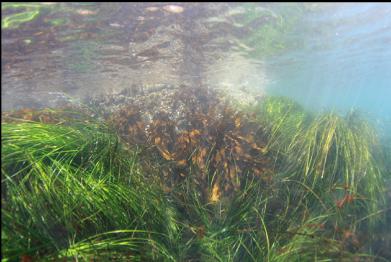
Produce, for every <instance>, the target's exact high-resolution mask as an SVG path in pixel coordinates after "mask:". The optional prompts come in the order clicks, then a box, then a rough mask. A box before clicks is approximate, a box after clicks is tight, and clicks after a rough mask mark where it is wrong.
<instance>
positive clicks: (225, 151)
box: [110, 88, 274, 202]
mask: <svg viewBox="0 0 391 262" xmlns="http://www.w3.org/2000/svg"><path fill="white" fill-rule="evenodd" d="M206 92H208V91H207V90H197V92H194V90H192V89H190V88H183V89H182V90H180V93H178V94H177V95H175V96H174V97H176V103H177V105H175V107H176V108H179V107H180V106H182V108H184V110H182V111H177V112H179V114H180V116H177V117H175V118H174V117H172V116H171V115H170V114H169V113H167V112H164V111H161V112H155V115H154V116H153V117H152V121H150V122H148V121H145V120H143V118H142V116H141V114H140V112H141V110H140V109H138V108H137V107H134V106H125V107H123V108H122V109H121V110H119V111H118V112H117V113H116V114H114V116H113V117H112V118H111V120H110V121H111V122H112V123H113V124H114V126H115V128H116V129H117V130H118V131H119V133H120V134H121V136H122V137H123V138H124V139H125V140H126V141H129V143H136V144H143V145H146V144H148V145H149V146H150V147H151V148H154V149H155V152H156V153H158V154H159V155H160V156H161V158H162V159H164V160H166V161H168V164H167V165H166V168H164V169H163V170H162V173H163V175H164V180H165V181H170V180H174V181H176V180H181V178H184V177H186V176H187V174H188V173H189V172H190V171H191V170H193V172H194V169H196V170H197V172H199V176H198V178H197V179H198V183H199V184H200V185H201V186H200V188H203V189H207V188H208V184H211V185H212V188H213V189H212V192H214V194H212V195H211V196H210V197H209V198H210V200H211V201H212V202H213V201H216V200H217V199H218V197H217V195H220V192H226V193H227V194H228V193H229V192H231V191H232V190H238V189H239V188H240V184H241V182H243V181H241V180H243V179H246V178H247V176H248V175H254V176H257V177H258V178H259V179H263V180H264V181H265V183H266V182H268V181H269V182H270V180H271V179H272V175H273V172H274V171H273V160H272V159H271V157H270V156H269V155H267V154H266V152H265V147H266V140H265V137H263V136H262V133H261V132H260V131H261V129H260V127H259V124H258V123H257V122H255V121H254V119H251V117H250V116H248V115H246V114H244V113H241V112H236V111H235V110H233V109H232V108H229V107H228V106H226V105H221V104H218V103H216V102H215V101H217V100H216V99H215V98H214V100H211V101H209V100H208V99H210V98H208V96H211V94H208V95H206ZM212 97H213V96H212ZM183 105H184V106H183ZM212 177H213V178H214V179H212V180H213V181H212V180H211V178H212Z"/></svg>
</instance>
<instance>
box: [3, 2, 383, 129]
mask: <svg viewBox="0 0 391 262" xmlns="http://www.w3.org/2000/svg"><path fill="white" fill-rule="evenodd" d="M1 34H2V42H1V48H2V56H1V72H2V110H11V109H18V108H22V107H35V108H40V107H46V106H58V105H61V104H63V103H65V102H66V101H67V99H68V97H69V96H70V97H73V98H75V99H80V100H83V101H86V100H89V99H90V98H92V97H96V96H99V95H101V96H104V95H106V94H117V93H120V92H121V90H124V89H126V88H129V87H132V86H141V87H142V90H143V92H148V90H156V89H159V87H161V88H166V87H170V86H174V87H178V86H180V85H182V84H185V85H191V86H194V88H197V87H198V86H208V87H209V88H216V89H220V90H223V91H224V93H225V94H227V96H228V97H230V98H232V99H234V100H237V101H240V102H244V103H250V102H252V101H254V100H255V99H258V98H260V97H262V96H263V95H265V94H272V95H284V96H289V97H291V98H293V99H295V100H296V101H298V102H300V103H301V104H303V105H304V106H305V107H307V108H309V109H311V110H314V111H323V110H330V109H334V110H337V111H340V112H346V111H348V110H350V109H352V108H357V109H359V110H360V111H362V112H364V113H365V114H367V115H368V116H370V119H372V120H374V122H375V123H376V124H378V126H379V127H381V130H383V131H384V130H387V129H388V130H391V85H390V84H391V48H390V46H391V4H390V3H341V4H340V3H2V30H1ZM386 128H387V129H386ZM384 133H387V131H384Z"/></svg>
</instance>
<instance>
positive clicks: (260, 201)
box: [1, 88, 387, 261]
mask: <svg viewBox="0 0 391 262" xmlns="http://www.w3.org/2000/svg"><path fill="white" fill-rule="evenodd" d="M174 97H175V98H176V102H175V103H174V105H173V108H172V109H173V110H172V112H171V113H170V112H167V111H163V110H162V111H154V112H150V111H148V109H145V108H140V105H138V106H136V105H132V104H130V105H126V106H123V107H122V108H120V109H119V110H117V112H115V113H113V114H111V115H108V116H107V117H96V116H93V115H96V113H95V111H91V110H92V109H89V108H63V109H60V108H58V109H45V110H31V109H24V110H19V111H14V112H5V113H3V118H2V119H3V120H2V156H1V158H2V184H1V186H2V228H3V231H2V259H3V260H4V261H20V260H22V261H35V260H45V261H46V260H59V259H63V260H65V261H67V260H78V259H81V260H83V261H84V260H94V261H95V260H96V261H107V260H120V261H123V260H125V261H134V260H137V261H259V260H260V259H262V260H265V261H313V260H315V259H319V260H342V261H354V260H360V259H361V260H362V259H365V260H366V261H374V260H376V261H382V260H384V261H386V260H387V257H386V255H387V253H385V251H382V250H381V249H379V248H377V249H376V248H374V247H373V245H372V244H373V243H374V239H375V236H374V235H373V232H379V231H378V229H379V228H382V226H383V228H384V223H385V222H384V217H385V214H386V213H387V208H386V207H387V202H386V201H387V200H386V199H385V195H386V194H385V189H384V178H385V176H386V174H385V172H386V171H385V165H384V164H383V162H382V161H380V155H381V154H380V152H381V148H380V145H379V144H378V143H377V135H376V132H375V130H374V129H372V127H371V126H370V125H369V124H368V123H367V122H366V121H365V120H364V119H362V118H361V117H360V116H359V115H358V114H356V113H351V114H348V115H347V116H345V117H341V116H339V115H337V114H335V113H325V114H321V115H312V114H309V113H307V112H306V111H305V110H304V109H303V108H302V107H300V105H298V104H296V103H295V102H294V101H291V100H289V99H286V98H280V97H269V98H266V99H265V100H262V101H260V102H259V104H257V105H256V106H253V107H251V108H246V110H238V109H236V108H233V107H231V106H229V105H228V104H226V103H223V102H219V100H218V99H217V98H216V94H214V93H213V92H211V91H210V90H202V89H201V90H198V89H197V90H194V89H191V88H183V89H181V90H180V92H178V93H177V94H175V96H174ZM374 230H375V231H374Z"/></svg>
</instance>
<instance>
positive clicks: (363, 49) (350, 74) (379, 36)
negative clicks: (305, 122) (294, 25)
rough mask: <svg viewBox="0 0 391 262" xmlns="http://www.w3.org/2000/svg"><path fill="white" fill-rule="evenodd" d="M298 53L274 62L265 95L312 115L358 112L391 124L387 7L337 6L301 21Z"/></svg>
mask: <svg viewBox="0 0 391 262" xmlns="http://www.w3.org/2000/svg"><path fill="white" fill-rule="evenodd" d="M290 37H291V38H292V41H294V40H297V39H304V40H303V44H302V45H301V46H300V49H297V50H295V51H294V52H289V53H285V54H283V55H281V56H280V57H278V59H277V61H276V62H275V63H272V66H273V69H274V70H272V71H275V74H274V75H273V78H274V79H276V81H275V82H274V83H272V84H271V85H270V86H269V87H268V90H269V91H270V92H271V93H275V94H280V95H288V96H291V97H294V98H295V99H296V100H298V101H300V102H302V103H303V104H305V105H307V106H308V107H310V108H311V109H313V110H323V109H330V108H334V109H336V110H343V111H347V110H350V109H351V108H358V109H360V110H361V111H363V112H366V113H368V114H369V115H370V116H371V118H375V119H377V120H378V121H380V122H383V121H384V124H388V125H390V121H391V118H390V117H391V48H390V46H391V4H387V3H384V4H373V3H360V4H345V5H340V4H335V5H333V6H331V7H329V8H326V9H325V10H323V11H322V12H316V13H314V14H309V15H308V16H305V18H304V20H303V22H302V27H301V28H299V29H297V32H296V33H294V34H292V35H291V36H290Z"/></svg>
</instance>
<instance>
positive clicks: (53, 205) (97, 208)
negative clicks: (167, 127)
mask: <svg viewBox="0 0 391 262" xmlns="http://www.w3.org/2000/svg"><path fill="white" fill-rule="evenodd" d="M2 149H3V150H2V217H3V219H2V227H3V232H2V243H3V244H2V250H3V251H2V255H3V258H8V259H11V260H16V259H18V258H22V257H23V256H31V257H34V258H41V259H42V258H45V259H46V258H48V257H55V258H61V257H90V258H91V257H94V254H95V255H96V254H100V253H101V252H100V251H102V250H112V252H113V256H114V254H119V255H120V256H125V255H129V254H131V256H133V257H138V258H141V259H157V258H164V259H165V260H174V259H173V257H172V252H174V251H175V250H176V248H175V245H174V244H173V243H174V242H175V241H176V238H177V234H178V227H177V225H176V222H175V212H174V210H173V209H172V208H171V207H170V206H169V205H168V203H167V201H166V199H165V198H164V197H162V191H161V190H160V189H159V187H157V186H154V185H153V184H150V183H148V182H147V181H146V179H145V178H144V174H143V173H142V172H141V169H140V167H139V165H138V154H137V150H132V151H131V150H128V149H126V148H124V147H123V146H121V145H120V144H119V140H118V137H117V136H116V135H115V134H114V133H112V132H110V131H109V130H108V128H107V127H105V126H103V125H101V124H99V123H95V124H76V125H69V126H63V125H56V124H42V123H35V122H31V123H2ZM98 236H99V237H98ZM173 241H174V242H173ZM125 247H132V248H125ZM98 251H99V252H98ZM94 252H95V253H94ZM97 252H98V253H97Z"/></svg>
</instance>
